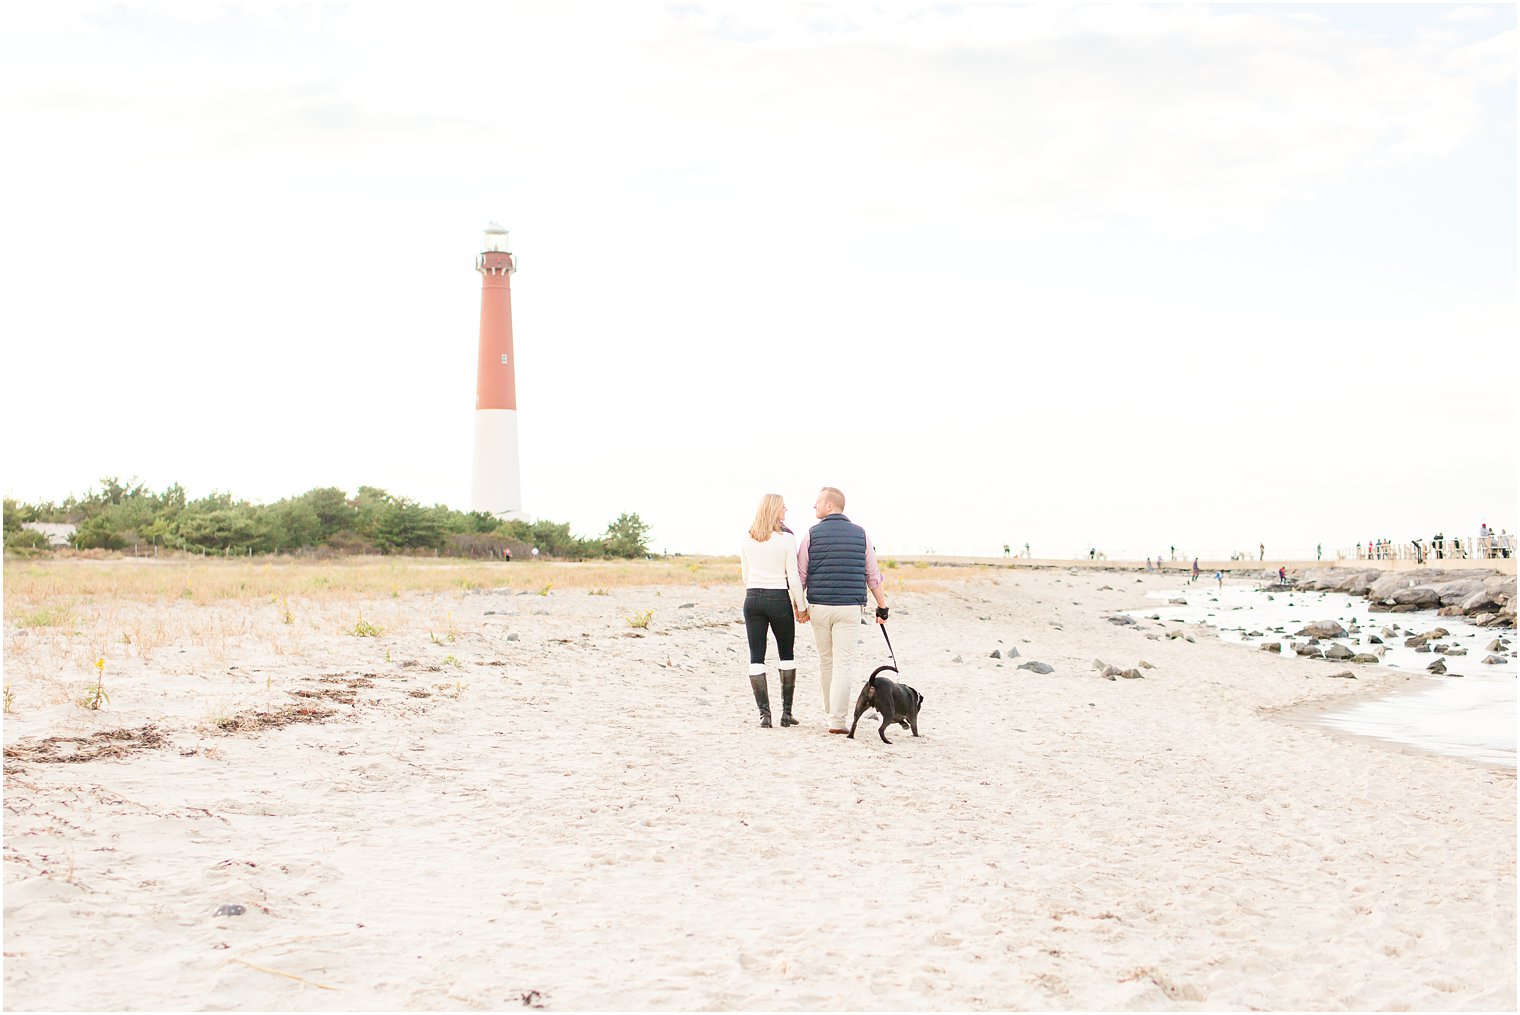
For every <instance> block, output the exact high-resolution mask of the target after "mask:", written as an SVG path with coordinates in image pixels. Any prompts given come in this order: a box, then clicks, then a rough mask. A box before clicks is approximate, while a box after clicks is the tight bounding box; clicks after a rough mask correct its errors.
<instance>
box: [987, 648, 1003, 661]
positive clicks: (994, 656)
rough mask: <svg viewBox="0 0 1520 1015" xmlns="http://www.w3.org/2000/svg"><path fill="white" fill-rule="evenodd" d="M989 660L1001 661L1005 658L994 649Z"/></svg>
mask: <svg viewBox="0 0 1520 1015" xmlns="http://www.w3.org/2000/svg"><path fill="white" fill-rule="evenodd" d="M987 658H988V659H1001V658H1003V653H1001V652H999V651H998V650H997V649H993V650H992V655H990V656H988V657H987Z"/></svg>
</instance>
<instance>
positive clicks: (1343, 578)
mask: <svg viewBox="0 0 1520 1015" xmlns="http://www.w3.org/2000/svg"><path fill="white" fill-rule="evenodd" d="M1294 577H1295V578H1297V579H1298V586H1297V587H1298V588H1300V589H1309V590H1317V591H1321V592H1344V593H1346V594H1347V595H1352V596H1366V597H1367V599H1368V600H1369V601H1370V602H1369V605H1368V608H1369V609H1370V610H1372V611H1373V612H1375V613H1412V612H1414V611H1415V610H1440V611H1441V614H1442V615H1443V616H1448V617H1466V618H1467V619H1468V620H1470V621H1471V622H1472V623H1473V624H1476V625H1477V626H1478V627H1514V626H1515V579H1514V578H1513V577H1511V576H1509V575H1501V574H1496V573H1494V572H1492V571H1440V570H1436V569H1434V568H1422V569H1420V570H1416V571H1372V570H1364V569H1361V568H1356V569H1349V568H1328V569H1325V570H1313V571H1304V572H1300V573H1299V574H1297V575H1295V576H1294Z"/></svg>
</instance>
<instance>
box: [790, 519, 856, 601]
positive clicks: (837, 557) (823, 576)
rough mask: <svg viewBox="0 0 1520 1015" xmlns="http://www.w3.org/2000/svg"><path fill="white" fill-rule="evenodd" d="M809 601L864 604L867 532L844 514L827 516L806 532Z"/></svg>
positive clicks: (806, 582)
mask: <svg viewBox="0 0 1520 1015" xmlns="http://www.w3.org/2000/svg"><path fill="white" fill-rule="evenodd" d="M803 584H804V585H806V586H807V597H808V602H810V603H818V604H819V605H822V606H864V605H865V604H866V530H865V529H863V528H861V527H860V526H859V525H856V524H855V523H854V522H852V521H850V520H849V519H848V518H846V517H845V516H844V515H838V514H835V515H828V516H826V517H825V518H823V520H821V521H820V522H819V523H818V524H817V525H814V526H813V527H812V528H811V529H809V530H808V573H807V575H806V576H805V578H804V581H803Z"/></svg>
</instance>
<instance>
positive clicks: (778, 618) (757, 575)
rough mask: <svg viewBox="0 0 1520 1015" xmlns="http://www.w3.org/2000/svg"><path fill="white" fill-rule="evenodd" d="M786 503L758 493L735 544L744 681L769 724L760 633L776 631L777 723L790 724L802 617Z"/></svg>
mask: <svg viewBox="0 0 1520 1015" xmlns="http://www.w3.org/2000/svg"><path fill="white" fill-rule="evenodd" d="M785 519H786V504H785V503H783V502H782V500H781V495H780V494H779V493H768V494H766V495H765V496H764V497H761V498H760V507H759V509H758V510H756V511H755V522H754V524H753V525H751V526H750V527H749V533H748V535H747V536H746V537H745V540H744V545H743V546H742V547H740V549H739V569H740V572H741V573H742V574H743V576H744V630H745V632H746V633H747V634H748V635H749V686H750V689H751V690H753V691H754V692H755V704H756V705H759V706H760V725H761V726H762V727H763V728H765V729H770V728H771V699H770V689H769V688H768V687H767V686H766V682H765V637H766V632H767V631H772V632H774V633H775V636H776V654H777V655H778V656H779V659H778V660H777V663H776V666H777V669H778V670H779V672H780V673H781V725H783V726H796V725H797V720H796V719H793V718H792V694H793V693H794V692H795V691H796V689H797V664H796V663H795V662H793V661H792V646H793V643H794V641H795V640H796V631H797V629H796V626H795V624H794V620H793V611H794V609H795V613H796V618H797V619H800V620H806V619H807V600H805V599H804V598H803V597H802V578H801V576H800V575H798V574H797V540H796V538H795V537H794V536H793V535H792V530H791V529H789V528H787V527H786V525H785Z"/></svg>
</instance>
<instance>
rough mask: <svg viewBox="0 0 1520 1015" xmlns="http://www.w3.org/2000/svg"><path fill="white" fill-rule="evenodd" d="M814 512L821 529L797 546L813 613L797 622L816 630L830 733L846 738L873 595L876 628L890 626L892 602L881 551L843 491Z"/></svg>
mask: <svg viewBox="0 0 1520 1015" xmlns="http://www.w3.org/2000/svg"><path fill="white" fill-rule="evenodd" d="M813 510H814V511H815V512H816V514H817V516H818V524H817V525H814V526H813V527H812V528H811V529H809V530H808V531H807V533H806V534H805V535H804V536H803V537H802V540H801V542H800V543H799V545H798V547H797V570H798V572H799V573H800V574H801V575H802V587H803V590H804V591H805V592H806V593H807V609H806V610H804V611H802V612H800V613H799V614H798V615H797V619H798V620H800V621H802V622H803V623H804V624H805V623H808V622H809V620H811V622H812V625H813V640H814V641H816V642H817V644H818V677H819V683H820V684H821V685H822V688H823V703H824V708H825V709H826V710H827V711H828V714H829V732H830V733H845V732H848V731H847V730H846V728H845V713H846V712H847V711H848V710H849V707H850V700H851V696H852V695H853V693H854V691H855V686H854V685H855V683H856V681H857V677H856V674H855V672H854V670H853V669H852V666H853V664H854V659H855V648H856V646H857V645H858V644H859V642H860V624H861V620H862V617H861V611H862V609H863V608H864V607H865V605H866V595H867V593H869V594H870V595H871V596H872V597H873V598H874V599H875V600H876V623H878V624H885V623H886V622H887V598H886V596H885V595H884V594H883V593H882V590H881V571H880V570H879V569H878V568H877V566H876V548H875V547H874V546H872V545H871V540H870V538H869V537H868V536H867V535H866V530H865V529H863V528H861V527H860V526H859V525H856V524H855V523H854V522H852V521H850V520H849V519H848V518H846V517H845V515H844V494H843V493H841V492H840V491H839V489H838V488H837V487H833V486H826V487H824V488H823V489H822V490H820V491H818V499H817V500H816V501H814V502H813ZM860 683H864V681H860Z"/></svg>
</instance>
